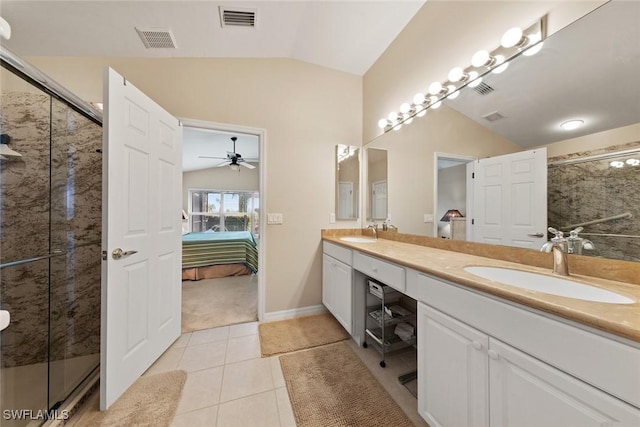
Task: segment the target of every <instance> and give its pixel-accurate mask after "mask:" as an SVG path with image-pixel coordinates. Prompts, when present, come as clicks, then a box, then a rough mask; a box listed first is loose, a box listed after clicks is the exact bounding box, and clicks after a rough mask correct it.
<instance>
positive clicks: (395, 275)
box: [353, 252, 406, 292]
mask: <svg viewBox="0 0 640 427" xmlns="http://www.w3.org/2000/svg"><path fill="white" fill-rule="evenodd" d="M353 268H355V269H356V270H358V271H360V272H361V273H364V274H366V275H367V276H369V277H372V278H374V279H376V280H379V281H380V282H382V283H384V284H385V285H389V286H391V287H392V288H394V289H396V290H398V291H400V292H404V291H405V287H406V283H405V271H404V267H400V266H397V265H395V264H391V263H390V262H387V261H383V260H381V259H378V258H374V257H370V256H368V255H363V254H361V253H360V252H354V253H353Z"/></svg>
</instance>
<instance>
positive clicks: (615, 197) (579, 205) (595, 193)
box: [547, 149, 640, 261]
mask: <svg viewBox="0 0 640 427" xmlns="http://www.w3.org/2000/svg"><path fill="white" fill-rule="evenodd" d="M548 173H549V180H548V184H549V187H548V188H549V191H548V195H547V196H548V206H549V224H552V226H553V227H554V228H557V229H558V230H562V231H564V232H565V235H568V234H569V231H571V230H579V228H578V227H580V228H582V230H581V231H580V232H579V233H576V235H575V236H574V237H575V238H577V239H582V240H577V242H578V243H579V244H578V245H576V246H575V253H581V254H582V255H593V256H601V257H605V258H615V259H624V260H627V261H640V212H639V211H638V206H640V193H638V191H637V186H636V185H629V183H638V182H640V149H638V150H627V151H625V152H624V153H618V154H606V155H599V156H592V157H589V158H577V159H568V160H560V161H557V162H553V163H549V170H548Z"/></svg>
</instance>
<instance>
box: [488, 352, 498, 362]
mask: <svg viewBox="0 0 640 427" xmlns="http://www.w3.org/2000/svg"><path fill="white" fill-rule="evenodd" d="M487 354H488V355H489V357H490V358H491V359H493V360H498V359H500V355H498V352H496V351H495V350H489V351H488V352H487Z"/></svg>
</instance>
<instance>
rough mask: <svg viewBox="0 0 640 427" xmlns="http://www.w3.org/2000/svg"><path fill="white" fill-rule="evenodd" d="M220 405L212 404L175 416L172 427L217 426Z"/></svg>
mask: <svg viewBox="0 0 640 427" xmlns="http://www.w3.org/2000/svg"><path fill="white" fill-rule="evenodd" d="M217 416H218V407H217V406H210V407H208V408H204V409H198V410H197V411H191V412H185V413H184V414H178V415H176V416H175V417H174V419H173V422H172V423H171V427H216V418H217Z"/></svg>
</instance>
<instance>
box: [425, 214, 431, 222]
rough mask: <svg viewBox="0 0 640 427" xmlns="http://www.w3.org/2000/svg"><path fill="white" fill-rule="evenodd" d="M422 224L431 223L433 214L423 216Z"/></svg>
mask: <svg viewBox="0 0 640 427" xmlns="http://www.w3.org/2000/svg"><path fill="white" fill-rule="evenodd" d="M424 222H433V214H424Z"/></svg>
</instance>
